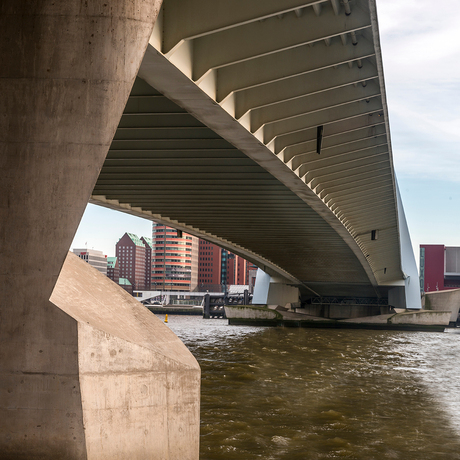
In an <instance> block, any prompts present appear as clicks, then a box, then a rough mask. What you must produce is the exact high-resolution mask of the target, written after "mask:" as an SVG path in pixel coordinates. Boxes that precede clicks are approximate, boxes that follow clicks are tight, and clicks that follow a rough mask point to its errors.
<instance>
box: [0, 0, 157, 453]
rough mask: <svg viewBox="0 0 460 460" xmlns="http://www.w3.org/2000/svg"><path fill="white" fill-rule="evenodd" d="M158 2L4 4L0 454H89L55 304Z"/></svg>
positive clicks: (70, 354)
mask: <svg viewBox="0 0 460 460" xmlns="http://www.w3.org/2000/svg"><path fill="white" fill-rule="evenodd" d="M160 4H161V0H114V1H112V2H106V1H102V0H95V1H91V2H83V1H80V0H62V1H59V2H58V1H54V0H27V1H26V0H2V2H0V31H1V32H0V33H1V39H0V59H1V63H2V65H1V66H0V171H1V173H0V174H1V177H0V179H1V180H0V222H1V225H0V309H1V322H0V350H1V351H0V395H1V396H0V398H1V399H0V459H7V458H14V459H22V458H24V459H35V458H37V459H38V458H40V459H41V458H46V459H52V458H56V459H63V458H66V459H74V458H75V459H83V458H86V452H85V450H84V445H83V444H82V436H83V428H82V425H81V423H80V422H78V420H80V419H81V417H79V416H78V414H80V413H81V411H82V407H81V402H80V395H79V393H80V389H79V385H78V379H77V375H78V356H77V347H78V343H77V341H76V328H77V326H76V323H75V321H74V320H72V319H71V318H69V317H68V316H67V315H66V314H65V313H63V312H62V311H60V310H59V309H57V308H56V307H54V306H53V305H52V304H50V303H49V300H48V299H49V297H50V295H51V292H52V290H53V287H54V285H55V282H56V280H57V277H58V274H59V271H60V269H61V266H62V264H63V262H64V259H65V257H66V254H67V251H68V248H69V246H70V244H71V242H72V238H73V235H74V233H75V231H76V229H77V226H78V223H79V221H80V218H81V216H82V214H83V212H84V209H85V206H86V203H87V201H88V198H89V196H90V193H91V191H92V188H93V186H94V183H95V181H96V179H97V176H98V174H99V171H100V168H101V166H102V163H103V161H104V158H105V155H106V153H107V150H108V148H109V144H110V142H111V140H112V137H113V134H114V132H115V129H116V127H117V125H118V122H119V119H120V116H121V114H122V111H123V108H124V105H125V103H126V100H127V97H128V95H129V92H130V89H131V87H132V84H133V81H134V78H135V76H136V73H137V70H138V68H139V65H140V61H141V59H142V57H143V54H144V51H145V48H146V46H147V43H148V39H149V37H150V34H151V31H152V28H153V23H154V21H155V18H156V16H157V14H158V9H159V7H160Z"/></svg>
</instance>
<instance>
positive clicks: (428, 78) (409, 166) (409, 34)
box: [377, 0, 460, 182]
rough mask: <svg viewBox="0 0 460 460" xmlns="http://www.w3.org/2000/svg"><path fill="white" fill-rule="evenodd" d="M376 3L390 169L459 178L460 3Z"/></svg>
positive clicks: (390, 0)
mask: <svg viewBox="0 0 460 460" xmlns="http://www.w3.org/2000/svg"><path fill="white" fill-rule="evenodd" d="M377 8H378V15H379V28H380V39H381V43H382V52H383V62H384V73H385V86H386V90H387V100H388V108H389V114H390V123H391V135H392V144H393V153H394V161H395V167H396V171H397V172H398V173H399V174H401V173H402V174H405V175H409V176H419V177H436V178H439V179H442V180H450V181H452V182H460V177H457V176H458V174H457V172H458V171H460V149H459V146H460V40H458V25H459V24H460V2H458V1H457V0H438V1H437V2H435V3H433V2H428V1H426V0H419V1H412V0H408V1H400V0H382V1H380V2H378V4H377Z"/></svg>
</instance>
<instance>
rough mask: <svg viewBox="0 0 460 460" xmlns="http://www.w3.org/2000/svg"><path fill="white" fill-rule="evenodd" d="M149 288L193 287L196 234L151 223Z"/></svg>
mask: <svg viewBox="0 0 460 460" xmlns="http://www.w3.org/2000/svg"><path fill="white" fill-rule="evenodd" d="M152 246H153V255H152V289H153V290H160V291H193V290H194V289H195V288H196V286H197V283H198V238H196V237H193V236H191V235H188V234H186V233H184V234H182V233H181V232H178V231H177V230H175V229H173V228H170V227H166V226H165V225H161V224H157V223H155V222H154V223H153V225H152Z"/></svg>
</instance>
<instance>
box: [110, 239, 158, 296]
mask: <svg viewBox="0 0 460 460" xmlns="http://www.w3.org/2000/svg"><path fill="white" fill-rule="evenodd" d="M115 248H116V249H115V251H116V257H117V259H118V265H119V269H120V278H124V279H127V280H128V281H129V282H130V284H131V286H132V290H133V291H136V290H137V291H144V290H149V289H150V273H147V272H148V271H149V270H148V269H146V258H147V257H148V252H149V251H151V250H150V249H148V248H146V246H145V243H144V242H143V241H142V240H141V239H140V238H139V237H138V236H137V235H135V234H134V233H125V234H124V235H123V236H122V237H121V238H120V240H119V241H118V243H117V244H116V247H115Z"/></svg>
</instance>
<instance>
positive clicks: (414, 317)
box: [388, 310, 451, 326]
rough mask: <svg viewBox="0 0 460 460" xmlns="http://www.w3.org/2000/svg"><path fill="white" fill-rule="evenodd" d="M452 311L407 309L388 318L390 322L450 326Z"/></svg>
mask: <svg viewBox="0 0 460 460" xmlns="http://www.w3.org/2000/svg"><path fill="white" fill-rule="evenodd" d="M450 315H451V313H450V311H429V310H418V311H407V312H404V313H397V314H396V315H393V316H392V317H391V318H388V322H389V323H390V324H416V325H420V326H448V325H449V319H450Z"/></svg>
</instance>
